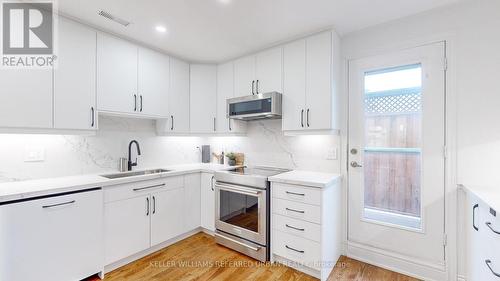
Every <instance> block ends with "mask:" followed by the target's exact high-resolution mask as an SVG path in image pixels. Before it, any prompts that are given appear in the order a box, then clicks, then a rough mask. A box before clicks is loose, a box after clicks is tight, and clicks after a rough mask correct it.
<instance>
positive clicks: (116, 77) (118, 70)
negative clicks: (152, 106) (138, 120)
mask: <svg viewBox="0 0 500 281" xmlns="http://www.w3.org/2000/svg"><path fill="white" fill-rule="evenodd" d="M97 95H98V99H97V101H98V104H97V107H98V110H99V111H106V112H112V113H129V114H134V113H138V112H139V111H138V110H139V106H138V105H139V104H138V103H139V97H138V93H137V46H135V45H133V44H131V43H128V42H126V41H123V40H120V39H118V38H115V37H112V36H110V35H105V34H102V33H98V34H97Z"/></svg>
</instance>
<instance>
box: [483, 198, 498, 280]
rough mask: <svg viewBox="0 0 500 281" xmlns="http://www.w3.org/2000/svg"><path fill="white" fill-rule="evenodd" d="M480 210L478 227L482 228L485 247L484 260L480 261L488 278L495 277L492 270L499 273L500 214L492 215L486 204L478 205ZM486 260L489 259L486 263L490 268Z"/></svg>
mask: <svg viewBox="0 0 500 281" xmlns="http://www.w3.org/2000/svg"><path fill="white" fill-rule="evenodd" d="M480 212H481V217H482V218H481V225H480V227H482V228H483V229H482V231H483V232H484V235H483V237H484V240H483V242H484V247H485V249H486V254H485V256H484V261H481V262H482V265H483V266H485V267H486V272H487V274H486V275H487V276H489V278H497V277H495V275H494V274H493V273H492V271H494V272H495V273H497V274H500V250H499V249H500V219H498V216H499V215H500V214H497V216H494V215H492V214H491V213H490V208H489V207H488V206H486V205H485V206H484V207H483V208H481V207H480ZM486 260H489V261H490V262H488V264H489V266H490V267H491V270H490V269H489V268H488V264H487V263H486ZM499 280H500V278H499Z"/></svg>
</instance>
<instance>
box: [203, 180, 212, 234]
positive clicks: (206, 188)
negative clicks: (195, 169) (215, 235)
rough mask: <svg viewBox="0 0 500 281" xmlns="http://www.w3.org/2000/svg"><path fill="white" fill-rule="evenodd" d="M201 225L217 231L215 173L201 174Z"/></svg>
mask: <svg viewBox="0 0 500 281" xmlns="http://www.w3.org/2000/svg"><path fill="white" fill-rule="evenodd" d="M201 227H203V228H204V229H206V230H209V231H215V192H214V175H213V174H212V173H202V174H201Z"/></svg>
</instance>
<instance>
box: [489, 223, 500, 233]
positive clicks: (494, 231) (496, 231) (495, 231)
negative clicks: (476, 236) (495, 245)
mask: <svg viewBox="0 0 500 281" xmlns="http://www.w3.org/2000/svg"><path fill="white" fill-rule="evenodd" d="M486 226H487V227H488V228H489V229H490V230H491V231H493V233H495V234H498V235H500V231H498V230H495V229H493V227H491V222H487V223H486Z"/></svg>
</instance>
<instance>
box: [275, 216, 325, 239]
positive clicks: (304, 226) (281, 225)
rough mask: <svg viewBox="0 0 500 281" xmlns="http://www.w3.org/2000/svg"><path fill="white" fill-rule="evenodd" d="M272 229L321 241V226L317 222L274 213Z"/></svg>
mask: <svg viewBox="0 0 500 281" xmlns="http://www.w3.org/2000/svg"><path fill="white" fill-rule="evenodd" d="M273 229H274V230H279V231H281V232H284V233H288V234H293V235H296V236H299V237H303V238H307V239H311V240H313V241H316V242H320V241H321V226H320V225H319V224H315V223H310V222H306V221H303V220H298V219H292V218H288V217H284V216H281V215H276V214H274V215H273Z"/></svg>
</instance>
